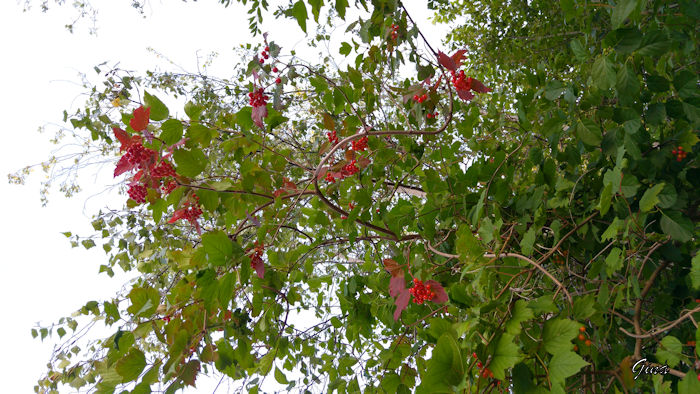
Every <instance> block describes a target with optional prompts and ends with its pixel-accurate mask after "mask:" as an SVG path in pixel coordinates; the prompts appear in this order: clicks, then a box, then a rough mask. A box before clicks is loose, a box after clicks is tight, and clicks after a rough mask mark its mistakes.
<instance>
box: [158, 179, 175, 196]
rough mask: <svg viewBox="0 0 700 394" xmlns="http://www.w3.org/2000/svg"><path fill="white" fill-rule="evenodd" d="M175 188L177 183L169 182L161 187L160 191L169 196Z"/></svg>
mask: <svg viewBox="0 0 700 394" xmlns="http://www.w3.org/2000/svg"><path fill="white" fill-rule="evenodd" d="M176 187H177V182H175V181H174V180H171V181H170V182H168V183H167V184H165V185H163V186H161V188H160V189H161V190H162V191H163V194H170V192H172V191H173V190H175V188H176Z"/></svg>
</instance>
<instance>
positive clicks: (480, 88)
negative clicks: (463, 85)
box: [469, 77, 491, 93]
mask: <svg viewBox="0 0 700 394" xmlns="http://www.w3.org/2000/svg"><path fill="white" fill-rule="evenodd" d="M469 83H470V84H471V87H472V90H474V91H475V92H477V93H488V92H490V91H491V88H487V87H486V86H484V84H483V83H481V81H479V80H478V79H474V78H471V77H469Z"/></svg>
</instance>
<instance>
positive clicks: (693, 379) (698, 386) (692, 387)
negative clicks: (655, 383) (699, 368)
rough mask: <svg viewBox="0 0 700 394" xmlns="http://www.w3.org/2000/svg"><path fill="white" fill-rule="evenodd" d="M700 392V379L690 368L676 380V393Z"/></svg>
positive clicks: (694, 393)
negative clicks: (699, 379) (682, 376)
mask: <svg viewBox="0 0 700 394" xmlns="http://www.w3.org/2000/svg"><path fill="white" fill-rule="evenodd" d="M696 393H700V381H698V375H696V374H695V371H693V370H692V369H690V370H688V372H686V373H685V377H684V378H683V380H681V381H680V382H678V394H696Z"/></svg>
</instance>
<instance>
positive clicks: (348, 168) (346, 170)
mask: <svg viewBox="0 0 700 394" xmlns="http://www.w3.org/2000/svg"><path fill="white" fill-rule="evenodd" d="M355 163H357V160H352V161H351V162H350V164H346V165H345V166H344V167H343V170H342V171H341V173H342V174H343V175H344V176H350V175H353V174H355V173H357V172H359V171H360V169H359V168H357V166H356V165H355Z"/></svg>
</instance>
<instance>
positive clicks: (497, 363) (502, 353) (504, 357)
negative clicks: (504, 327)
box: [489, 334, 520, 380]
mask: <svg viewBox="0 0 700 394" xmlns="http://www.w3.org/2000/svg"><path fill="white" fill-rule="evenodd" d="M518 361H520V356H519V355H518V345H516V344H515V337H514V336H513V335H511V334H503V335H501V338H500V339H499V340H498V343H497V344H496V349H495V351H494V353H493V359H491V364H490V365H489V367H490V368H489V369H491V372H493V376H494V377H495V378H496V379H498V380H503V379H505V377H506V372H505V371H506V369H509V368H512V367H513V366H514V365H515V364H517V363H518Z"/></svg>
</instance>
